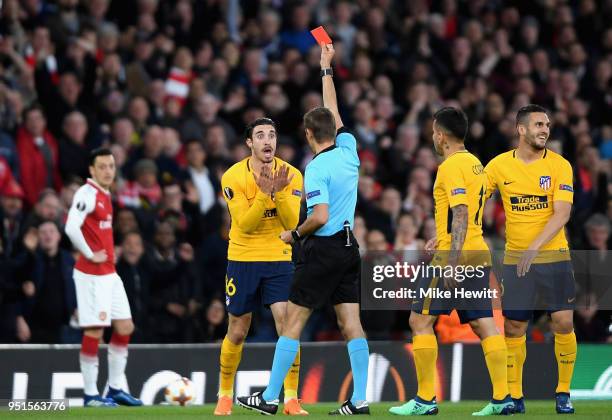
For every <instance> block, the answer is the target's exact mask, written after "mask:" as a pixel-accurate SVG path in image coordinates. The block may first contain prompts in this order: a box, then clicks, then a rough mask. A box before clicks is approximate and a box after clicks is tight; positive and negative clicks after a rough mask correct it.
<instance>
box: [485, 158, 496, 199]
mask: <svg viewBox="0 0 612 420" xmlns="http://www.w3.org/2000/svg"><path fill="white" fill-rule="evenodd" d="M484 173H485V176H486V179H487V181H486V182H487V184H486V185H487V192H486V194H485V196H486V197H487V198H490V197H491V196H492V195H493V193H494V192H495V190H496V189H497V174H496V172H495V160H492V161H490V162H489V163H488V164H487V166H485V168H484Z"/></svg>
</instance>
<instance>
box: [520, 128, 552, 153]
mask: <svg viewBox="0 0 612 420" xmlns="http://www.w3.org/2000/svg"><path fill="white" fill-rule="evenodd" d="M538 136H539V134H533V133H532V132H531V131H529V130H527V133H525V142H526V143H527V144H528V145H529V146H530V147H531V148H532V149H534V150H544V148H545V147H546V142H547V141H548V136H547V137H546V139H545V140H544V141H543V142H542V141H541V140H540V139H539V138H538Z"/></svg>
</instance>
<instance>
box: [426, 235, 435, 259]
mask: <svg viewBox="0 0 612 420" xmlns="http://www.w3.org/2000/svg"><path fill="white" fill-rule="evenodd" d="M437 246H438V239H437V238H431V239H430V240H428V241H427V243H426V244H425V248H424V249H425V252H426V253H427V254H428V255H432V254H433V253H434V252H435V251H436V247H437Z"/></svg>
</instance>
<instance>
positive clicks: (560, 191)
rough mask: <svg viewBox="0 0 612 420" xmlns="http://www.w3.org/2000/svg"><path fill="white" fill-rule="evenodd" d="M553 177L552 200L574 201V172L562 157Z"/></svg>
mask: <svg viewBox="0 0 612 420" xmlns="http://www.w3.org/2000/svg"><path fill="white" fill-rule="evenodd" d="M558 170H559V172H558V173H557V176H556V179H555V186H554V192H553V201H568V202H570V203H573V202H574V174H573V171H572V166H571V165H570V163H569V162H568V161H567V160H565V159H562V160H561V164H560V165H559V167H558Z"/></svg>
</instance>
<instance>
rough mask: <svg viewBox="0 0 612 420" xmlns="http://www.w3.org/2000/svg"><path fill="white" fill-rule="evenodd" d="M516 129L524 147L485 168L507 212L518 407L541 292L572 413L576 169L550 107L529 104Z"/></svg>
mask: <svg viewBox="0 0 612 420" xmlns="http://www.w3.org/2000/svg"><path fill="white" fill-rule="evenodd" d="M516 127H517V131H518V134H519V144H518V147H517V148H516V149H515V150H511V151H509V152H506V153H502V154H501V155H499V156H497V157H495V158H494V159H492V160H491V162H489V164H488V165H487V167H486V168H485V172H486V174H487V180H488V191H487V194H488V195H490V194H491V193H493V191H494V190H495V189H498V190H499V192H500V193H501V197H502V201H503V205H504V211H505V213H506V251H505V256H504V267H503V274H502V280H503V286H504V287H503V288H504V295H503V300H502V306H503V313H504V317H505V323H504V324H505V325H504V330H505V335H506V344H507V347H508V382H509V386H510V393H511V395H512V398H513V399H514V402H515V410H516V412H518V413H524V412H525V403H524V399H523V387H522V381H523V364H524V363H525V357H526V353H527V348H526V345H525V341H526V337H525V333H526V331H527V325H528V323H529V320H530V319H531V318H532V316H533V309H534V306H533V305H534V304H535V297H536V293H539V294H540V296H541V297H543V298H544V300H545V303H546V309H547V310H548V312H549V313H550V316H551V318H552V330H553V332H554V333H555V355H556V358H557V364H558V368H559V380H558V385H557V389H556V409H557V412H558V413H560V414H569V413H573V412H574V408H573V407H572V404H571V401H570V398H569V390H570V389H569V387H570V383H571V380H572V375H573V371H574V363H575V361H576V351H577V344H576V335H575V334H574V324H573V318H574V312H573V308H574V300H575V298H576V296H575V293H576V292H575V284H574V275H573V271H572V266H571V262H570V255H569V250H568V244H567V239H566V237H565V231H564V229H563V228H564V226H565V224H566V223H567V221H568V220H569V218H570V212H571V209H572V201H573V195H574V189H573V183H572V180H573V177H572V167H571V165H570V164H569V162H568V161H567V160H565V159H564V158H563V157H561V156H560V155H558V154H556V153H554V152H552V151H550V150H548V149H546V141H547V140H548V136H549V135H550V119H549V118H548V115H547V113H546V109H544V108H543V107H541V106H538V105H528V106H525V107H523V108H521V109H520V110H519V111H518V113H517V115H516Z"/></svg>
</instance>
